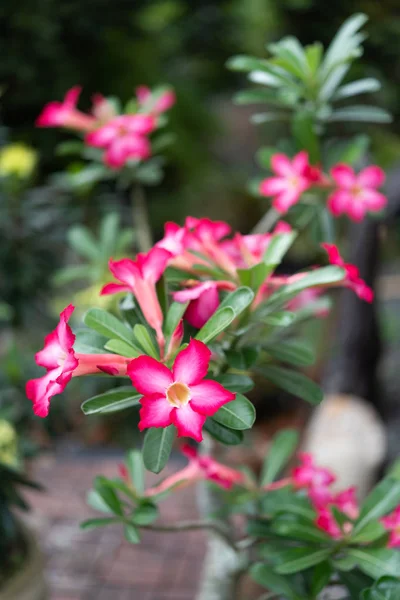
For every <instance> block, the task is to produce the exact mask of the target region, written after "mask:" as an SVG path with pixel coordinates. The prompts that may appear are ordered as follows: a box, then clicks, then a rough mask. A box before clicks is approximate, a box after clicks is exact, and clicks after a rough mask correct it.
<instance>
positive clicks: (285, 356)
mask: <svg viewBox="0 0 400 600" xmlns="http://www.w3.org/2000/svg"><path fill="white" fill-rule="evenodd" d="M273 316H274V315H273V314H272V315H271V317H273ZM263 349H264V350H265V351H266V352H268V354H269V355H271V356H273V357H274V358H276V359H277V360H280V361H282V362H284V363H287V364H289V365H295V366H296V367H307V366H309V365H312V364H313V363H314V361H315V355H314V352H313V350H312V348H310V347H309V346H308V345H307V344H306V342H304V341H301V340H286V341H285V340H283V341H281V342H278V343H275V344H272V343H271V344H263Z"/></svg>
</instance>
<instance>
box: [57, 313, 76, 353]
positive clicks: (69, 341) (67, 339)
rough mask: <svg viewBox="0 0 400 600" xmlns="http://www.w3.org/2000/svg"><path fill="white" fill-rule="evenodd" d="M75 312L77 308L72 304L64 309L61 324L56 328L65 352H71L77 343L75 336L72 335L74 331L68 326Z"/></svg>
mask: <svg viewBox="0 0 400 600" xmlns="http://www.w3.org/2000/svg"><path fill="white" fill-rule="evenodd" d="M74 310H75V306H72V304H70V305H69V306H67V307H66V308H64V310H63V311H62V312H61V314H60V322H59V324H58V325H57V328H56V330H57V335H58V339H59V340H60V344H61V346H62V347H63V349H64V350H69V349H70V348H72V346H73V345H74V342H75V336H74V334H73V333H72V329H71V327H70V326H69V325H68V324H67V323H68V320H69V318H70V317H71V315H72V313H73V312H74Z"/></svg>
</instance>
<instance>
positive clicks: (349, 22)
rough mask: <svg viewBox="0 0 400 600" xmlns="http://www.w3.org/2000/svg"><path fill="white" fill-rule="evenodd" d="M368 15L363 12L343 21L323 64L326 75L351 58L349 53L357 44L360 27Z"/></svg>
mask: <svg viewBox="0 0 400 600" xmlns="http://www.w3.org/2000/svg"><path fill="white" fill-rule="evenodd" d="M367 20H368V17H367V16H366V15H364V14H362V13H358V14H355V15H352V16H351V17H349V18H348V19H346V21H345V22H344V23H343V25H342V26H341V27H340V29H339V30H338V32H337V33H336V35H335V37H334V38H333V40H332V41H331V43H330V45H329V47H328V49H327V51H326V53H325V58H324V61H323V64H322V70H323V73H324V74H325V75H326V74H328V73H329V72H330V70H331V69H332V67H334V66H335V65H337V64H338V63H340V62H341V61H343V60H345V59H346V58H349V53H350V52H351V51H352V50H353V49H354V48H355V47H356V46H357V40H358V39H359V38H358V37H355V36H356V34H357V32H358V31H359V29H361V27H362V26H363V25H364V24H365V23H366V22H367Z"/></svg>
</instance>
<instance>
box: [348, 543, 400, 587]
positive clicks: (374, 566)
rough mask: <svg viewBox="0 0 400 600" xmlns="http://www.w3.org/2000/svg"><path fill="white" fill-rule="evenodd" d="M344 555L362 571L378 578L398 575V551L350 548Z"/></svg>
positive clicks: (399, 564)
mask: <svg viewBox="0 0 400 600" xmlns="http://www.w3.org/2000/svg"><path fill="white" fill-rule="evenodd" d="M346 556H347V558H349V559H350V560H352V561H354V563H355V564H357V565H358V567H359V568H360V569H361V571H362V572H363V573H365V574H366V575H369V576H370V577H373V578H374V579H378V578H379V577H383V576H384V575H391V576H393V577H398V575H399V573H400V552H399V551H398V550H390V549H389V548H365V549H363V548H350V549H348V550H347V551H346Z"/></svg>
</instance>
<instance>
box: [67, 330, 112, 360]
mask: <svg viewBox="0 0 400 600" xmlns="http://www.w3.org/2000/svg"><path fill="white" fill-rule="evenodd" d="M107 339H108V338H107V337H105V336H104V335H100V334H99V333H97V332H96V331H92V330H90V329H78V331H77V332H76V334H75V343H74V350H75V352H78V353H79V354H104V349H105V344H106V343H107Z"/></svg>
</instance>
